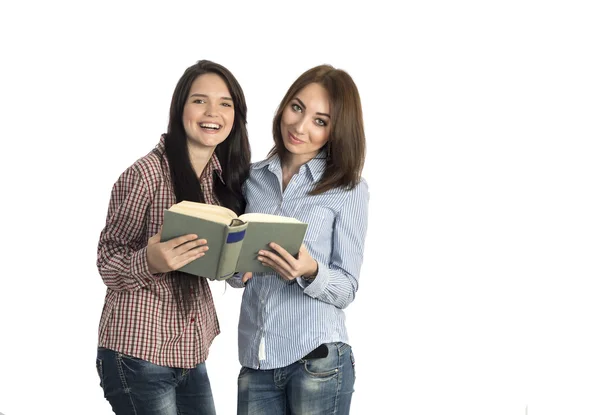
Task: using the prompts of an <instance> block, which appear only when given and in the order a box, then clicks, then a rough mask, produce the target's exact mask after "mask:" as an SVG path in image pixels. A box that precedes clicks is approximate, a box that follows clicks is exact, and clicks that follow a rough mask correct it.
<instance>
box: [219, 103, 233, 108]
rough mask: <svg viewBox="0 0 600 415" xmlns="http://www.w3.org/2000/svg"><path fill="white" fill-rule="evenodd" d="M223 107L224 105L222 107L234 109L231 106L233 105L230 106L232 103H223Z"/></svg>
mask: <svg viewBox="0 0 600 415" xmlns="http://www.w3.org/2000/svg"><path fill="white" fill-rule="evenodd" d="M221 105H222V106H224V107H227V108H231V107H233V105H231V104H230V103H228V102H222V103H221Z"/></svg>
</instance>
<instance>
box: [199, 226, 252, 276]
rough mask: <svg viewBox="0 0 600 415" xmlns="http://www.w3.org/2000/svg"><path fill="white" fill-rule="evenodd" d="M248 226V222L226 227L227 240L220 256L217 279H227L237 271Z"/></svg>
mask: <svg viewBox="0 0 600 415" xmlns="http://www.w3.org/2000/svg"><path fill="white" fill-rule="evenodd" d="M247 228H248V224H247V223H242V224H241V225H238V226H230V227H226V228H225V238H224V239H225V241H224V243H223V249H222V250H221V256H220V258H219V266H218V267H217V275H216V279H217V280H219V281H222V280H225V279H227V278H229V277H231V276H232V275H233V274H234V273H235V271H236V269H235V268H236V266H237V262H238V258H239V256H240V251H241V250H242V245H243V243H244V237H245V236H246V229H247ZM209 245H210V242H209Z"/></svg>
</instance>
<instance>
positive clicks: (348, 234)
mask: <svg viewBox="0 0 600 415" xmlns="http://www.w3.org/2000/svg"><path fill="white" fill-rule="evenodd" d="M368 204H369V189H368V186H367V183H366V182H365V181H364V180H362V181H361V182H360V183H359V184H358V186H357V187H356V188H354V189H353V190H352V191H351V193H350V195H349V197H348V200H347V201H346V202H345V203H344V205H343V207H342V209H341V210H340V212H339V214H338V216H337V217H336V220H335V223H334V227H333V241H332V245H333V247H332V252H331V259H330V261H329V264H324V263H321V262H318V261H317V264H318V271H317V274H316V277H315V278H314V280H313V281H311V282H308V281H306V280H305V279H303V278H296V280H297V281H298V284H299V285H300V286H301V287H302V288H304V294H305V295H308V296H310V297H312V298H316V299H318V300H321V301H324V302H326V303H329V304H333V305H334V306H336V307H338V308H346V307H347V306H348V305H349V304H350V303H351V302H352V301H354V297H355V295H356V291H357V290H358V278H359V274H360V268H361V266H362V261H363V253H364V246H365V236H366V232H367V213H368Z"/></svg>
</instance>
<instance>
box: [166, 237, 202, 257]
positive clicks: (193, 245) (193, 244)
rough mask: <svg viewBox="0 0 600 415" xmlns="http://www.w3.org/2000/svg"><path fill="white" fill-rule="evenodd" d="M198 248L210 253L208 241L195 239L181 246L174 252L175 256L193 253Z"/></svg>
mask: <svg viewBox="0 0 600 415" xmlns="http://www.w3.org/2000/svg"><path fill="white" fill-rule="evenodd" d="M198 248H205V249H203V250H202V251H208V245H206V239H194V240H193V241H189V242H186V243H184V244H182V245H179V246H178V247H176V248H175V249H173V250H172V252H173V255H175V256H178V255H183V254H185V253H186V252H189V251H193V250H195V249H198Z"/></svg>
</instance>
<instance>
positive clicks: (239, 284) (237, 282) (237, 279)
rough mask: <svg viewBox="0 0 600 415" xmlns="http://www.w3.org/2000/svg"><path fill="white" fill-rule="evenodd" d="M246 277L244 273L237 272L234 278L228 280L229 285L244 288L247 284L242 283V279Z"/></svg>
mask: <svg viewBox="0 0 600 415" xmlns="http://www.w3.org/2000/svg"><path fill="white" fill-rule="evenodd" d="M243 276H244V273H243V272H236V273H235V274H233V276H231V277H229V278H227V279H226V280H225V281H227V284H229V285H231V286H232V287H233V288H244V287H245V286H246V284H244V283H243V282H242V277H243Z"/></svg>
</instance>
